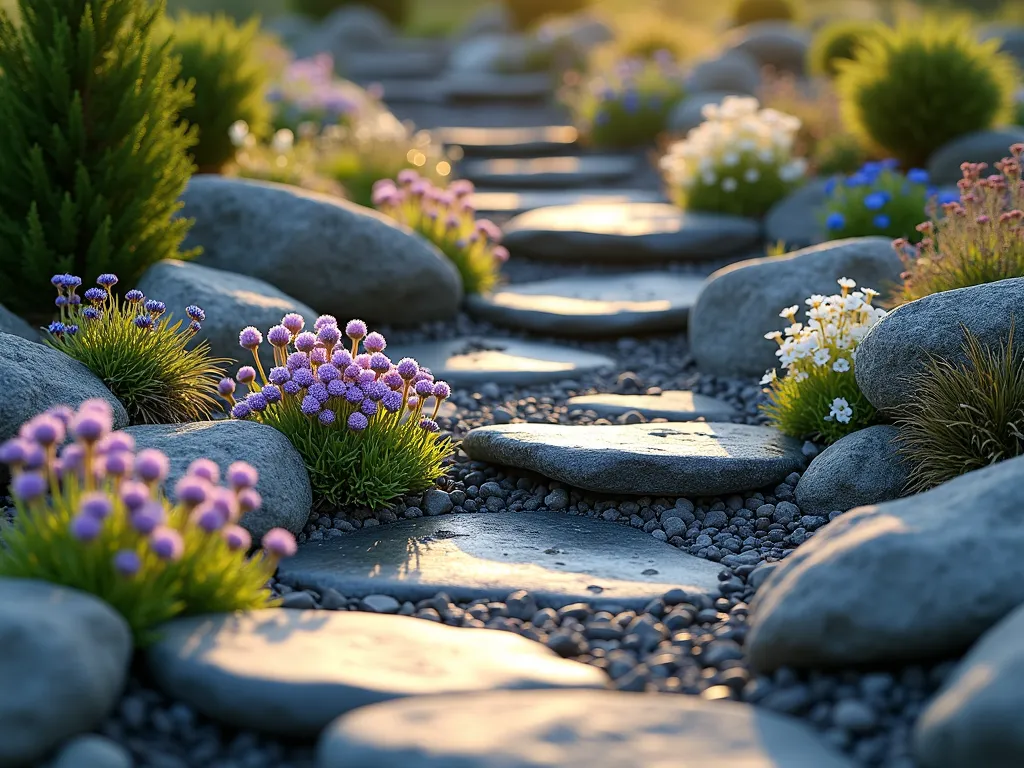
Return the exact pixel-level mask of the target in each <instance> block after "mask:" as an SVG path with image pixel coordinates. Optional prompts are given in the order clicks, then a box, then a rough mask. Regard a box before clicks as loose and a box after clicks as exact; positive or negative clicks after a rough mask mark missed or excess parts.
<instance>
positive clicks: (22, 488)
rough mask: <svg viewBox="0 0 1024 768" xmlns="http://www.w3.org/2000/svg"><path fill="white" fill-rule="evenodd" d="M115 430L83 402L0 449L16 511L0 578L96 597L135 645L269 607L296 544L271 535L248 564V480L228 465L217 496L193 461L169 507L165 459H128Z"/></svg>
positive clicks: (130, 448)
mask: <svg viewBox="0 0 1024 768" xmlns="http://www.w3.org/2000/svg"><path fill="white" fill-rule="evenodd" d="M112 423H113V415H112V412H111V408H110V405H109V404H108V403H106V402H105V401H103V400H88V401H86V402H85V403H83V404H82V406H81V407H80V408H79V409H78V411H77V412H74V411H72V410H71V409H70V408H67V407H63V406H61V407H57V408H52V409H50V410H48V411H46V412H45V413H43V414H40V415H38V416H36V417H35V418H33V419H32V420H30V421H28V422H27V423H26V424H24V425H23V426H22V428H21V430H20V432H19V436H18V437H16V438H13V439H11V440H8V441H7V442H6V443H4V444H3V445H2V446H0V462H3V463H4V464H7V465H8V466H9V467H10V469H11V475H12V479H11V485H10V493H11V496H12V497H13V499H14V505H15V509H16V514H15V516H14V521H13V523H10V524H7V525H6V526H4V527H3V532H2V533H3V546H2V547H0V576H4V577H12V578H22V579H40V580H42V581H48V582H51V583H53V584H60V585H63V586H67V587H72V588H74V589H80V590H82V591H84V592H89V593H91V594H93V595H96V596H97V597H99V598H100V599H102V600H105V601H106V602H107V603H109V604H110V605H111V606H112V607H113V608H114V610H116V611H117V612H118V613H120V614H121V615H122V616H124V618H125V620H126V621H127V622H128V624H129V626H130V627H131V629H132V632H133V634H134V636H135V640H136V643H137V644H139V645H146V644H148V643H150V642H151V641H153V640H154V639H156V637H157V632H158V626H159V625H160V624H162V623H163V622H165V621H168V620H170V619H173V618H174V617H176V616H188V615H197V614H204V613H226V612H230V611H236V610H245V609H254V608H265V607H269V606H272V605H274V604H275V603H274V601H273V600H272V596H271V593H270V590H269V589H268V588H267V582H268V581H269V579H270V577H271V576H273V574H274V571H275V570H276V568H277V563H278V561H279V560H280V559H281V558H282V557H288V556H290V555H292V554H294V552H295V539H294V537H293V536H292V535H291V534H290V533H288V532H287V531H285V530H283V529H280V528H275V529H273V530H271V531H269V532H268V533H267V534H266V535H265V536H264V537H263V541H262V545H263V549H262V551H261V552H259V553H257V554H255V555H254V556H252V557H248V556H247V553H248V552H249V550H250V548H251V546H252V540H251V537H250V535H249V533H248V532H247V531H246V530H245V529H244V528H242V527H241V526H240V525H238V523H239V520H240V519H241V518H243V516H244V515H245V514H247V513H248V512H251V511H253V510H256V509H259V507H260V504H261V499H260V495H259V493H257V492H256V490H255V487H254V486H255V485H256V480H257V474H256V470H255V469H253V468H252V467H251V466H249V465H248V464H244V463H242V462H239V463H236V464H233V465H232V466H231V467H229V469H228V472H227V477H226V479H227V483H228V486H227V487H222V486H220V485H219V484H218V483H219V470H218V467H217V465H216V464H214V463H213V462H212V461H209V460H207V459H199V460H198V461H195V462H194V463H193V464H192V465H191V466H190V467H189V470H188V473H187V474H186V475H185V476H184V477H183V478H182V479H181V480H179V481H178V483H177V484H176V486H175V488H174V501H169V500H168V499H167V497H166V496H165V495H164V493H163V489H162V486H163V483H164V481H165V480H166V478H167V473H168V468H169V465H170V464H169V461H168V459H167V457H166V456H165V455H164V454H162V453H160V452H159V451H156V450H152V449H147V450H142V451H139V452H138V453H136V451H135V442H134V440H133V439H132V437H131V435H129V434H127V433H125V432H112V431H111V428H112ZM67 438H71V442H69V443H67V444H66V445H65V444H64V443H65V440H66V439H67ZM62 446H63V447H62Z"/></svg>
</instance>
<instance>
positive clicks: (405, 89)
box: [379, 78, 445, 106]
mask: <svg viewBox="0 0 1024 768" xmlns="http://www.w3.org/2000/svg"><path fill="white" fill-rule="evenodd" d="M379 85H380V87H381V90H382V92H383V101H384V103H385V104H387V105H388V106H390V105H392V104H442V103H443V102H444V100H445V93H444V89H443V88H442V87H441V84H440V83H438V82H437V81H436V80H409V79H408V78H406V79H402V78H382V79H381V80H380V81H379Z"/></svg>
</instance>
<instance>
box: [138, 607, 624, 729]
mask: <svg viewBox="0 0 1024 768" xmlns="http://www.w3.org/2000/svg"><path fill="white" fill-rule="evenodd" d="M160 630H161V633H162V636H161V638H160V639H159V640H158V641H157V642H156V643H155V644H154V645H152V646H151V647H150V648H149V649H147V651H146V660H147V663H148V665H149V668H150V670H151V672H152V674H153V677H154V679H155V680H156V682H157V684H158V685H159V686H160V688H161V689H162V690H163V691H164V692H166V693H167V694H168V695H170V696H171V697H172V698H174V699H176V700H178V701H183V702H185V703H186V704H189V705H191V706H193V707H195V708H196V709H197V710H199V711H200V712H203V713H204V714H206V715H208V716H209V717H212V718H214V719H216V720H219V721H221V722H224V723H228V724H230V725H234V726H237V727H239V728H244V729H247V730H248V729H253V730H259V731H266V732H271V733H280V734H285V735H288V736H298V735H303V736H315V735H316V734H317V733H319V732H320V731H321V730H322V729H323V728H324V727H325V726H326V725H327V724H328V723H330V722H331V721H332V720H334V719H335V718H336V717H338V716H339V715H342V714H344V713H345V712H348V711H349V710H352V709H356V708H358V707H364V706H367V705H370V704H377V703H379V702H382V701H389V700H392V699H398V698H403V697H406V696H420V695H429V694H440V693H465V692H470V691H489V690H501V689H523V688H557V687H567V688H600V687H603V686H604V685H605V683H606V681H607V678H606V677H605V675H604V673H602V672H601V671H600V670H598V669H596V668H594V667H589V666H587V665H584V664H580V663H579V662H574V661H567V660H565V659H561V658H559V657H558V656H557V655H556V654H555V653H554V652H552V651H550V650H548V649H547V648H546V647H545V646H543V645H541V644H540V643H535V642H533V641H530V640H527V639H526V638H524V637H519V636H518V635H515V634H512V633H511V632H495V631H492V630H486V629H467V628H461V627H449V626H446V625H444V624H432V623H430V622H427V621H423V620H422V619H414V618H411V617H406V616H388V615H381V614H374V613H355V612H353V613H349V612H344V611H294V610H285V609H280V608H270V609H267V610H262V611H248V612H239V613H235V614H217V615H211V616H194V617H189V618H185V619H176V620H175V621H172V622H169V623H168V624H165V625H164V626H162V627H161V628H160Z"/></svg>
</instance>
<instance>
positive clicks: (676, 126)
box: [668, 91, 738, 134]
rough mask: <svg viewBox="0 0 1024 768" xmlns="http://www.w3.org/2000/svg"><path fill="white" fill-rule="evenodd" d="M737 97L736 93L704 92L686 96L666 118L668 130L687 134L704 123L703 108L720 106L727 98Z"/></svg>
mask: <svg viewBox="0 0 1024 768" xmlns="http://www.w3.org/2000/svg"><path fill="white" fill-rule="evenodd" d="M736 95H738V94H737V92H736V91H704V92H701V93H695V94H693V95H692V96H687V97H686V98H685V99H683V100H682V101H681V102H679V103H678V104H676V106H675V107H674V108H673V109H672V113H671V114H670V115H669V116H668V129H669V131H671V132H672V133H677V134H687V133H689V132H690V131H692V130H693V129H694V128H696V127H697V126H698V125H700V124H701V123H703V122H704V107H706V106H707V105H708V104H715V105H718V104H721V103H722V102H723V101H724V100H725V99H726V98H727V97H729V96H736Z"/></svg>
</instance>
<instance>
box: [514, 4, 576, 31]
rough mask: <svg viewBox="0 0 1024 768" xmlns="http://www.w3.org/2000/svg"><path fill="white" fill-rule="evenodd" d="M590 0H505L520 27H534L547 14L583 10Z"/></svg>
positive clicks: (553, 14)
mask: <svg viewBox="0 0 1024 768" xmlns="http://www.w3.org/2000/svg"><path fill="white" fill-rule="evenodd" d="M589 4H590V0H505V6H506V7H507V8H508V10H509V12H510V13H511V14H512V22H513V23H514V24H515V25H516V27H517V28H518V29H527V28H528V27H532V26H533V25H534V24H536V23H537V22H538V21H540V20H541V19H543V18H545V17H547V16H555V15H557V14H563V13H575V12H576V11H582V10H583V9H584V8H586V7H587V6H588V5H589Z"/></svg>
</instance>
